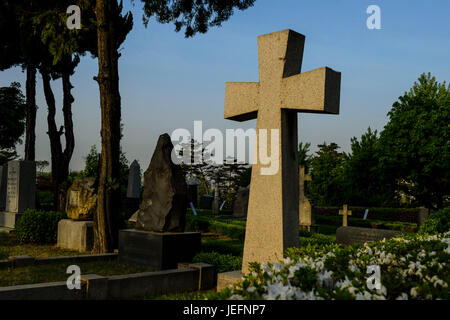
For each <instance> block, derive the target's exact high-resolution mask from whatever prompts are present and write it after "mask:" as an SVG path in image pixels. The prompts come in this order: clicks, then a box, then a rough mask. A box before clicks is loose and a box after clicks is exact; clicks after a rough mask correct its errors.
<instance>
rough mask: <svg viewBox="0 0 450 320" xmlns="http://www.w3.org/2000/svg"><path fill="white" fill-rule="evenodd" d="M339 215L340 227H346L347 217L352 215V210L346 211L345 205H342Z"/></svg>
mask: <svg viewBox="0 0 450 320" xmlns="http://www.w3.org/2000/svg"><path fill="white" fill-rule="evenodd" d="M339 215H341V216H342V226H343V227H346V226H347V216H351V215H352V210H348V208H347V205H346V204H344V208H343V210H339Z"/></svg>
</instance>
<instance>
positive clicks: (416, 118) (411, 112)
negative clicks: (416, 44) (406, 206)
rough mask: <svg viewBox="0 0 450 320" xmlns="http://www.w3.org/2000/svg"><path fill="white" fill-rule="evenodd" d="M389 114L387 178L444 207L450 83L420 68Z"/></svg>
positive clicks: (449, 171)
mask: <svg viewBox="0 0 450 320" xmlns="http://www.w3.org/2000/svg"><path fill="white" fill-rule="evenodd" d="M388 116H389V122H388V124H387V125H386V126H385V127H384V130H383V131H382V132H381V137H380V140H381V145H382V146H383V150H382V155H381V163H382V166H383V168H384V174H385V175H386V179H387V180H391V183H398V184H399V187H400V188H401V189H402V191H403V192H405V193H406V194H407V195H409V196H412V197H413V198H414V199H416V200H417V204H418V205H421V206H425V207H427V208H443V207H445V198H446V197H448V195H449V194H450V189H449V186H450V183H449V182H450V126H449V123H450V86H447V85H446V83H445V82H443V83H438V82H437V81H436V78H435V77H432V76H431V74H429V73H428V74H422V75H421V76H420V77H419V79H418V82H415V83H414V85H413V87H412V88H411V90H410V91H409V92H405V94H404V95H403V96H401V97H399V100H398V101H396V102H395V103H394V104H393V105H392V109H391V111H389V113H388Z"/></svg>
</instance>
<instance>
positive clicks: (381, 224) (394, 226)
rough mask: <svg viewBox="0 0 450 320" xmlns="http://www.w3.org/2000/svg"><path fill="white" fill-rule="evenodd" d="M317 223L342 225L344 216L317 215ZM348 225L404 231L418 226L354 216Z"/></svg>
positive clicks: (350, 218) (412, 230)
mask: <svg viewBox="0 0 450 320" xmlns="http://www.w3.org/2000/svg"><path fill="white" fill-rule="evenodd" d="M315 219H316V223H317V224H319V225H333V226H340V225H342V216H322V215H315ZM348 225H349V226H352V227H361V228H373V229H386V230H396V231H402V232H416V231H417V230H418V226H417V224H416V223H409V222H399V221H382V220H374V219H366V220H364V219H361V218H354V217H353V216H349V217H348Z"/></svg>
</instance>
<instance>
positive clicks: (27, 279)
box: [0, 260, 153, 287]
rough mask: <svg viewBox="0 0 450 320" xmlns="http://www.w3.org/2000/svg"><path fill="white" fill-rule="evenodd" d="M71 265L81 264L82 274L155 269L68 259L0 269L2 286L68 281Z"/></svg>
mask: <svg viewBox="0 0 450 320" xmlns="http://www.w3.org/2000/svg"><path fill="white" fill-rule="evenodd" d="M70 265H77V266H79V267H80V269H81V274H91V273H95V274H98V275H101V276H112V275H120V274H130V273H139V272H146V271H153V270H151V269H149V268H137V267H130V266H127V265H123V264H119V263H118V262H117V261H116V260H111V261H93V262H82V263H80V262H78V263H77V262H76V261H72V262H70V261H66V262H61V263H53V264H47V265H36V266H27V267H20V268H14V269H11V268H8V269H0V287H6V286H15V285H20V284H34V283H44V282H57V281H66V280H67V278H68V277H69V276H70V274H68V273H66V270H67V267H68V266H70Z"/></svg>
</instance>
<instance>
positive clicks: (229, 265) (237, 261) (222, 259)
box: [192, 252, 242, 273]
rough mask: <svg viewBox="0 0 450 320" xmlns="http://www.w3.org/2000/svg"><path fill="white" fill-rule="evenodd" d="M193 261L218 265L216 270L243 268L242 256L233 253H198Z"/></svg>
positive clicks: (218, 271) (219, 271)
mask: <svg viewBox="0 0 450 320" xmlns="http://www.w3.org/2000/svg"><path fill="white" fill-rule="evenodd" d="M192 262H204V263H208V264H212V265H214V266H215V267H216V272H217V273H221V272H228V271H233V270H240V269H241V268H242V258H241V257H236V256H233V255H231V254H220V253H218V252H200V253H197V254H196V255H195V256H194V258H193V260H192Z"/></svg>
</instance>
